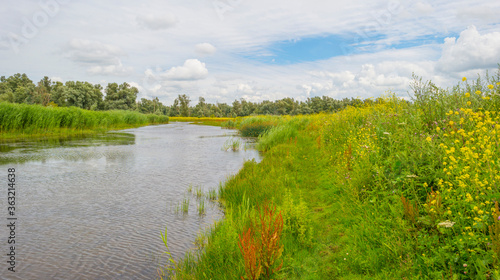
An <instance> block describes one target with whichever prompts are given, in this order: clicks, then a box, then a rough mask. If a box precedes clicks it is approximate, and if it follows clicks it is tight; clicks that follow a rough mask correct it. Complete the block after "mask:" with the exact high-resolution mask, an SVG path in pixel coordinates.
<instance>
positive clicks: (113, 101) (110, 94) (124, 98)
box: [104, 83, 139, 110]
mask: <svg viewBox="0 0 500 280" xmlns="http://www.w3.org/2000/svg"><path fill="white" fill-rule="evenodd" d="M105 92H106V97H105V98H104V107H105V109H106V110H134V109H135V108H136V106H137V105H136V103H135V100H136V99H137V93H139V90H138V89H137V88H136V87H131V86H130V85H129V84H127V83H123V84H121V85H118V84H117V83H109V84H108V86H107V87H106V90H105Z"/></svg>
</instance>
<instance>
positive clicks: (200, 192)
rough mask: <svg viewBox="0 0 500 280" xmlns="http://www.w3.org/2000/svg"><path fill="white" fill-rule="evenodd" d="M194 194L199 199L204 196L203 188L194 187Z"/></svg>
mask: <svg viewBox="0 0 500 280" xmlns="http://www.w3.org/2000/svg"><path fill="white" fill-rule="evenodd" d="M194 194H195V196H196V198H197V199H200V198H203V190H202V189H201V186H198V187H196V188H195V189H194Z"/></svg>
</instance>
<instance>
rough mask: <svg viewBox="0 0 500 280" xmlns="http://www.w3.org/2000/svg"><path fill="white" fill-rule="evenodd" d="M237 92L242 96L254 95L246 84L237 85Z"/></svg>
mask: <svg viewBox="0 0 500 280" xmlns="http://www.w3.org/2000/svg"><path fill="white" fill-rule="evenodd" d="M238 91H239V92H241V93H244V94H253V93H254V91H253V89H252V87H251V86H250V85H248V84H239V85H238Z"/></svg>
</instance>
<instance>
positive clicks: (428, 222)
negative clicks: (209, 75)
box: [172, 79, 500, 279]
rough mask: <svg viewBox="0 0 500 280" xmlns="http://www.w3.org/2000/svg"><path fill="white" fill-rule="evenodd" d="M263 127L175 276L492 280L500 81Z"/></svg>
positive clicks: (427, 89) (422, 87)
mask: <svg viewBox="0 0 500 280" xmlns="http://www.w3.org/2000/svg"><path fill="white" fill-rule="evenodd" d="M416 86H417V87H418V88H417V90H416V91H415V92H416V94H415V96H414V100H413V102H411V103H410V102H407V101H405V100H401V99H398V98H394V97H388V98H384V99H379V100H377V102H373V103H369V104H364V105H363V106H359V107H356V108H354V107H348V108H346V109H344V110H342V111H339V112H337V113H335V114H330V115H326V114H324V115H313V116H295V117H281V118H274V119H273V118H272V117H250V118H246V119H244V121H242V122H239V123H238V124H237V126H238V127H239V128H240V129H242V128H244V127H243V125H242V124H243V123H245V124H246V125H251V124H252V123H270V122H272V124H273V125H272V126H270V127H268V128H266V129H265V130H264V132H263V134H262V135H261V136H260V137H259V144H258V147H259V149H260V150H262V151H265V157H264V159H263V160H262V161H261V162H260V163H259V164H257V163H255V162H252V161H250V162H247V163H246V164H245V165H244V167H243V168H242V169H241V170H240V172H239V173H238V174H237V175H235V176H234V177H232V178H231V179H230V180H228V181H227V183H226V184H225V185H224V186H222V187H221V188H220V190H219V198H220V201H221V205H222V206H223V208H224V211H225V218H224V219H223V220H222V221H220V222H218V223H217V224H216V225H215V226H213V227H212V228H210V229H208V230H207V231H206V232H205V233H203V234H201V235H200V237H199V238H198V246H199V248H198V250H195V251H193V252H191V253H188V254H187V255H186V257H185V258H184V259H183V260H182V261H180V262H178V263H176V264H175V265H174V266H173V267H172V269H173V270H174V271H175V275H176V277H175V278H176V279H241V277H242V276H243V277H246V279H270V278H271V277H272V278H273V279H438V278H439V279H498V278H499V277H500V273H499V270H498V269H499V263H500V262H499V257H500V221H499V219H498V217H499V216H500V212H499V210H498V205H497V201H499V200H500V192H499V191H498V183H499V181H500V176H499V175H498V174H499V173H500V160H499V158H500V148H499V146H498V143H499V140H500V139H499V136H498V135H499V134H500V127H499V126H498V125H496V124H497V123H498V122H499V121H500V115H499V112H498V111H499V107H500V94H499V88H500V83H499V81H498V80H494V79H488V80H487V81H485V82H483V83H479V82H477V83H474V82H473V83H468V82H466V81H464V82H461V83H460V84H459V85H458V86H457V87H455V88H454V89H453V90H452V91H449V92H447V91H445V90H440V89H436V88H435V87H434V85H432V84H430V83H421V84H419V85H416ZM263 118H267V120H266V121H263Z"/></svg>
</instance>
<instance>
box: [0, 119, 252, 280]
mask: <svg viewBox="0 0 500 280" xmlns="http://www.w3.org/2000/svg"><path fill="white" fill-rule="evenodd" d="M234 133H235V131H233V130H223V129H221V128H218V127H210V126H197V125H188V124H185V123H173V124H168V125H160V126H149V127H142V128H137V129H130V130H124V131H120V133H111V134H108V136H105V137H104V136H100V137H93V138H87V139H72V140H51V141H39V142H23V143H10V144H1V145H0V179H1V180H2V181H3V182H2V185H3V186H5V187H3V188H2V190H1V194H0V198H1V208H0V211H1V212H2V214H1V215H0V217H1V218H2V220H3V221H2V222H1V223H0V224H2V225H3V224H7V203H6V201H7V199H6V197H7V187H6V184H7V169H8V168H12V167H14V168H15V169H16V180H17V181H16V183H17V185H16V206H17V208H16V210H17V213H16V215H17V218H18V220H17V221H16V271H17V272H16V273H11V272H9V271H7V263H6V261H7V256H6V254H7V253H8V250H7V248H8V247H7V237H8V235H9V233H8V232H7V228H6V226H5V225H4V226H1V227H0V240H1V241H0V242H1V243H0V244H1V245H0V249H1V251H0V255H1V256H3V257H1V258H0V260H1V262H0V263H1V265H0V269H1V270H0V272H1V273H0V275H1V277H0V278H1V279H154V278H155V277H156V269H157V267H158V262H159V260H158V256H159V255H160V254H161V253H162V252H163V251H164V249H165V247H164V245H163V243H162V240H161V238H160V231H163V230H164V229H165V226H167V227H168V244H169V247H170V250H171V252H172V254H173V255H174V257H175V258H176V259H178V258H180V257H182V256H183V255H184V253H185V252H186V251H187V250H189V249H191V248H193V247H194V245H193V242H194V240H195V237H196V234H197V233H198V232H199V231H200V230H201V229H203V228H205V227H206V226H207V225H210V224H212V223H213V222H214V220H216V219H219V218H220V217H221V213H220V210H218V209H217V207H216V205H213V204H211V203H209V202H208V201H206V202H205V208H206V214H205V215H203V216H200V215H198V212H197V205H198V202H197V199H196V197H195V196H194V194H190V193H189V192H188V186H189V185H193V186H194V187H193V192H194V189H195V187H196V186H200V187H201V188H202V189H203V191H205V192H208V190H209V189H212V188H217V187H218V185H219V182H220V181H224V180H225V179H226V177H227V176H228V175H231V174H235V173H236V172H237V171H238V170H239V169H240V168H241V167H242V165H243V163H244V161H245V160H249V159H252V158H255V159H257V160H258V157H259V155H258V153H257V152H256V151H255V150H252V149H250V150H246V151H244V150H240V151H236V152H233V151H224V150H222V147H223V146H224V144H225V143H226V141H228V139H231V138H233V139H235V137H233V136H231V135H233V134H234ZM184 198H189V199H190V207H189V212H188V214H182V213H178V212H176V206H177V205H178V204H179V203H180V202H181V201H182V200H183V199H184ZM163 261H165V260H163Z"/></svg>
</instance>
